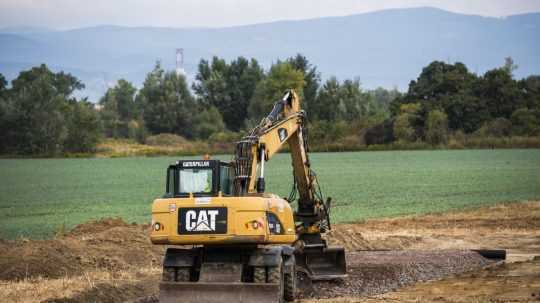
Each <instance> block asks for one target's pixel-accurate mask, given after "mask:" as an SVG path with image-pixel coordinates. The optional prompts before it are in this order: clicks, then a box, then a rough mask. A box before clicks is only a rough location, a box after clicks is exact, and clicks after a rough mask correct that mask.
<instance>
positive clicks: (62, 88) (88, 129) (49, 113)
mask: <svg viewBox="0 0 540 303" xmlns="http://www.w3.org/2000/svg"><path fill="white" fill-rule="evenodd" d="M81 88H84V85H83V84H82V83H81V82H80V81H79V80H78V79H77V78H75V77H73V76H72V75H70V74H66V73H64V72H59V73H54V72H52V71H50V70H49V69H48V68H47V66H46V65H44V64H42V65H40V66H39V67H33V68H31V69H30V70H26V71H22V72H21V73H20V74H19V76H18V77H17V78H16V79H15V80H13V81H12V86H11V88H10V89H9V90H7V91H6V92H5V95H6V96H5V98H2V99H3V101H1V104H0V111H1V112H3V114H2V115H3V117H4V118H2V121H1V124H2V132H1V135H0V136H1V140H2V143H3V144H2V152H9V153H20V154H43V155H54V154H58V153H61V152H65V151H89V150H92V149H93V148H95V144H96V143H97V139H95V137H92V136H95V135H96V134H98V133H99V127H98V121H97V114H96V112H95V111H94V109H93V108H91V107H90V106H89V105H88V104H87V103H86V102H83V103H80V102H79V101H78V100H77V99H76V98H74V97H73V96H72V93H73V92H74V91H75V90H78V89H81Z"/></svg>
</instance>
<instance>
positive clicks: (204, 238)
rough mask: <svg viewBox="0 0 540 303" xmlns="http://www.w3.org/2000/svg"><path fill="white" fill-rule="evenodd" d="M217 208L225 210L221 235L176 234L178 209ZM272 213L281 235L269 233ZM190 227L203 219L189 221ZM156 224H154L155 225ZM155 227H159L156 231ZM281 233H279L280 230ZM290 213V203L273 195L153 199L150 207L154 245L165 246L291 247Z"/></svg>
mask: <svg viewBox="0 0 540 303" xmlns="http://www.w3.org/2000/svg"><path fill="white" fill-rule="evenodd" d="M216 207H220V208H226V209H227V218H226V221H227V222H226V225H227V230H226V233H224V234H193V235H179V234H178V229H179V228H181V225H182V224H189V223H190V222H187V223H186V222H182V220H181V219H180V220H179V216H178V214H179V212H180V210H181V209H183V208H186V209H193V208H207V209H213V208H216ZM270 214H273V215H274V216H276V217H277V218H278V219H279V222H280V223H281V227H280V229H283V230H282V233H280V234H272V233H271V232H270V229H269V223H268V222H269V220H268V216H269V215H270ZM191 220H192V221H193V223H192V224H195V223H196V222H200V221H201V220H203V221H204V218H202V219H199V218H197V217H193V218H191ZM156 223H157V225H156ZM156 226H157V227H158V228H157V230H156ZM280 231H281V230H280ZM296 238H297V236H296V232H295V226H294V219H293V210H292V208H291V206H290V205H289V203H288V202H287V201H285V200H283V199H281V198H280V197H278V196H276V195H272V194H263V195H260V196H243V197H226V196H217V197H193V196H192V197H188V198H168V199H156V200H155V201H154V203H153V205H152V233H151V235H150V239H151V241H152V243H154V244H168V245H217V244H219V245H225V244H292V243H293V242H294V241H295V240H296Z"/></svg>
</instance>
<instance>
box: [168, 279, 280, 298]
mask: <svg viewBox="0 0 540 303" xmlns="http://www.w3.org/2000/svg"><path fill="white" fill-rule="evenodd" d="M279 296H280V293H279V284H278V283H242V282H231V283H223V282H220V283H211V282H161V283H160V284H159V302H160V303H215V302H242V303H243V302H257V303H276V302H279Z"/></svg>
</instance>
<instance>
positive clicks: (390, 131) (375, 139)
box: [364, 119, 395, 145]
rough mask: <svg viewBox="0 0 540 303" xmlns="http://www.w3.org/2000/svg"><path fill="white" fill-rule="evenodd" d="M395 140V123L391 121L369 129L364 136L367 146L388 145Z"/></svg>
mask: <svg viewBox="0 0 540 303" xmlns="http://www.w3.org/2000/svg"><path fill="white" fill-rule="evenodd" d="M394 140H395V138H394V121H393V120H390V119H388V120H385V121H384V122H382V123H379V124H377V125H375V126H372V127H370V128H368V129H367V130H366V133H365V135H364V141H365V143H366V145H374V144H387V143H391V142H393V141H394Z"/></svg>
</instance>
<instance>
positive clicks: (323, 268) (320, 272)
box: [295, 247, 347, 281]
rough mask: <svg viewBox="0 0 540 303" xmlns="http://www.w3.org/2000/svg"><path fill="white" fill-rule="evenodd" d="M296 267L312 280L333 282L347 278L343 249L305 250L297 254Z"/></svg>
mask: <svg viewBox="0 0 540 303" xmlns="http://www.w3.org/2000/svg"><path fill="white" fill-rule="evenodd" d="M295 259H296V266H297V267H299V269H300V270H301V271H303V272H305V273H306V274H307V275H308V277H309V278H310V279H311V280H315V281H317V280H333V279H341V278H345V277H347V263H346V261H345V250H344V249H343V247H324V248H314V249H304V251H303V252H296V253H295Z"/></svg>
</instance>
